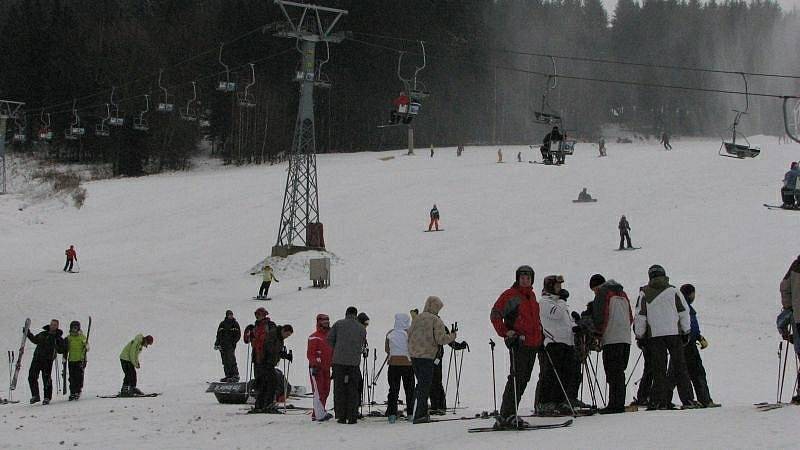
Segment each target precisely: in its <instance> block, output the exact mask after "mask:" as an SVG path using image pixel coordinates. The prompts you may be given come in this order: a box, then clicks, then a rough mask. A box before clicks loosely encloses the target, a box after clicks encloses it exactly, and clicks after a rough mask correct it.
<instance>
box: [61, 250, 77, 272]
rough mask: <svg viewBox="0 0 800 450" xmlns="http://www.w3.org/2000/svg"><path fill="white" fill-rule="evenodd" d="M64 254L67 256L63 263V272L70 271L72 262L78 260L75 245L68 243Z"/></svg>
mask: <svg viewBox="0 0 800 450" xmlns="http://www.w3.org/2000/svg"><path fill="white" fill-rule="evenodd" d="M64 254H65V255H66V256H67V262H65V263H64V272H72V264H73V263H77V262H78V253H77V252H76V251H75V246H74V245H70V246H69V248H68V249H66V250H65V251H64Z"/></svg>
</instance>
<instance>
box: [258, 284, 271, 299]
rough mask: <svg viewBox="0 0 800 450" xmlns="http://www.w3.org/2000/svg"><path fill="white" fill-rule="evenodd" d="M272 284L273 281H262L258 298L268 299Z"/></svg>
mask: <svg viewBox="0 0 800 450" xmlns="http://www.w3.org/2000/svg"><path fill="white" fill-rule="evenodd" d="M270 284H272V282H271V281H262V282H261V287H260V288H258V296H259V297H266V296H268V295H269V285H270Z"/></svg>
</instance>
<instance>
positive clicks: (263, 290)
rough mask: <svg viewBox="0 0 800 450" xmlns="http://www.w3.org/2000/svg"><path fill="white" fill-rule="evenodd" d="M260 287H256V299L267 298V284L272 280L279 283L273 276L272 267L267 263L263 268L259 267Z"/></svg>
mask: <svg viewBox="0 0 800 450" xmlns="http://www.w3.org/2000/svg"><path fill="white" fill-rule="evenodd" d="M261 276H262V281H261V287H259V288H258V296H257V297H256V298H257V299H262V300H268V299H269V286H270V285H271V284H272V282H273V281H274V282H276V283H280V280H278V279H277V278H275V273H274V272H273V271H272V267H270V266H269V264H267V265H265V266H264V268H263V269H261Z"/></svg>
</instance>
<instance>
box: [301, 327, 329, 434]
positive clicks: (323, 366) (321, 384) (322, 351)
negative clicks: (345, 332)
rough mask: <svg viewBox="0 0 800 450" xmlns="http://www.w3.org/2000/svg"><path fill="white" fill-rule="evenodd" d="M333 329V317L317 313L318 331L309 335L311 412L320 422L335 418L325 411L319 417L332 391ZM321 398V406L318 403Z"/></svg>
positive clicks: (312, 418) (308, 355)
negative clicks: (312, 403)
mask: <svg viewBox="0 0 800 450" xmlns="http://www.w3.org/2000/svg"><path fill="white" fill-rule="evenodd" d="M330 329H331V319H330V318H329V317H328V315H327V314H317V331H315V332H314V333H312V334H311V336H309V337H308V349H307V350H306V357H307V358H308V371H309V374H310V375H311V389H312V391H313V392H314V403H315V407H314V410H313V411H312V412H311V420H317V421H320V422H324V421H327V420H329V419H331V418H333V415H331V414H329V413H328V412H327V411H325V414H324V416H322V417H317V414H318V413H317V410H318V409H320V408H319V407H320V406H321V410H320V411H319V412H320V413H322V412H323V411H324V410H325V408H326V402H327V401H328V395H330V392H331V359H332V358H333V347H331V344H329V343H328V332H329V331H330ZM317 400H319V406H317V405H316V402H317Z"/></svg>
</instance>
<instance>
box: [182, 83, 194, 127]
mask: <svg viewBox="0 0 800 450" xmlns="http://www.w3.org/2000/svg"><path fill="white" fill-rule="evenodd" d="M195 102H197V83H196V82H194V81H192V98H191V100H189V101H187V102H186V109H185V110H181V119H183V120H185V121H187V122H197V107H195V106H193V104H194V103H195Z"/></svg>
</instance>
